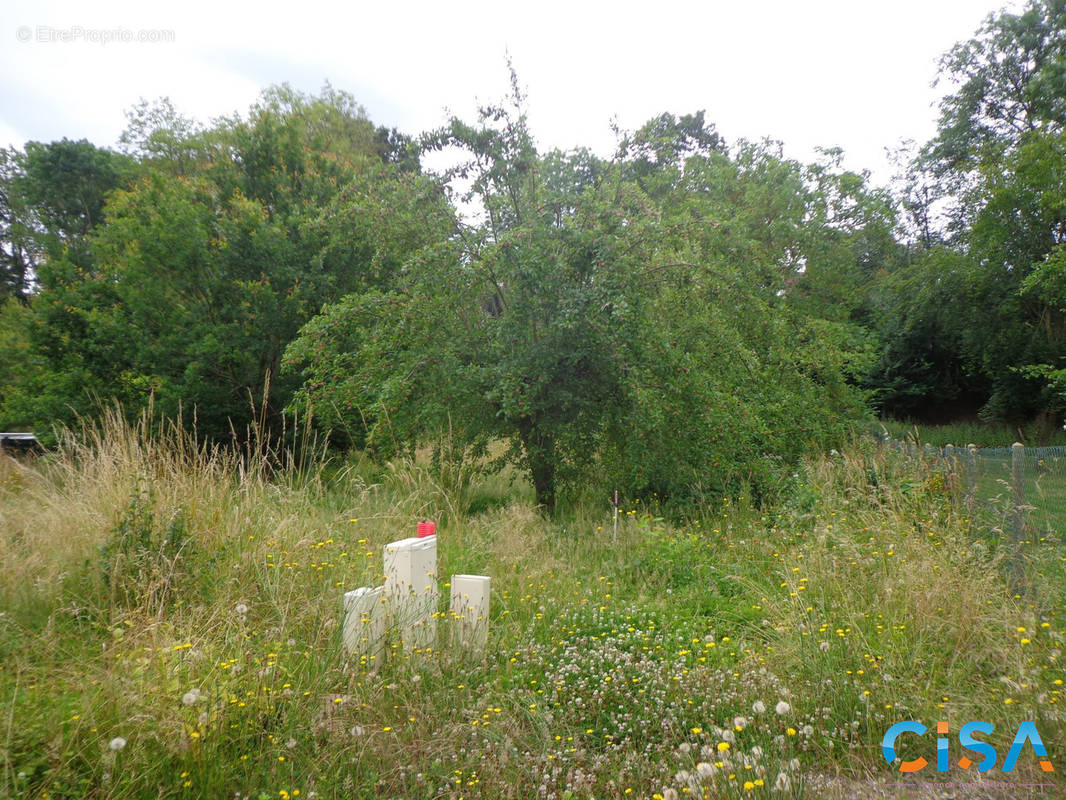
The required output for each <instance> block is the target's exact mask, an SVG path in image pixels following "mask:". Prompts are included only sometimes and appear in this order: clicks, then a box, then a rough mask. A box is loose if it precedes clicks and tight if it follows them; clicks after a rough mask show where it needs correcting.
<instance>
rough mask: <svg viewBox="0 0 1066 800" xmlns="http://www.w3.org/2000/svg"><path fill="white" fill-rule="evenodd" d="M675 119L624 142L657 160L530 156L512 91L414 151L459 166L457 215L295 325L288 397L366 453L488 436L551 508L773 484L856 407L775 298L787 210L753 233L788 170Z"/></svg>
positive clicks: (830, 353)
mask: <svg viewBox="0 0 1066 800" xmlns="http://www.w3.org/2000/svg"><path fill="white" fill-rule="evenodd" d="M682 120H687V121H686V122H684V124H680V125H679V124H677V120H673V119H672V118H670V117H669V116H668V115H664V116H662V117H659V118H657V119H656V120H653V121H652V123H649V126H645V128H644V129H642V131H644V132H645V133H648V134H649V135H648V136H645V133H641V134H640V136H639V137H635V138H633V139H629V140H628V141H629V142H633V141H638V140H644V139H647V140H648V141H652V140H653V144H649V145H648V147H652V148H653V150H654V155H649V150H648V147H645V146H644V145H643V144H642V145H641V146H639V147H634V146H633V145H632V144H629V145H626V144H623V147H622V148H621V150H620V156H619V158H617V159H615V160H614V161H611V162H604V161H601V160H599V159H596V158H594V157H592V156H591V155H589V154H588V153H586V152H582V151H577V152H572V153H560V152H549V153H545V154H541V153H538V152H537V149H536V147H535V146H534V143H533V139H532V136H531V134H530V132H529V130H528V127H527V123H526V119H525V116H524V115H523V113H522V111H521V98H520V96H518V94H517V92H516V94H515V102H514V104H513V105H512V106H510V107H496V106H493V107H488V108H484V109H482V111H481V116H480V119H479V122H478V124H476V125H470V124H467V123H464V122H462V121H459V120H454V119H453V120H452V121H451V122H450V123H449V125H448V126H447V127H446V128H445V129H443V130H441V131H439V132H437V133H436V134H434V135H432V136H430V137H428V138H427V140H426V143H427V145H428V146H430V147H449V148H458V149H460V150H461V151H463V152H465V153H466V154H468V156H469V158H468V159H467V160H465V161H463V162H462V163H460V164H459V165H458V166H456V167H455V168H454V169H453V170H451V171H450V172H449V173H448V174H446V175H445V176H443V177H444V179H445V180H448V179H451V178H456V179H458V181H459V182H460V184H461V185H463V186H465V187H468V190H467V191H465V192H464V193H462V194H460V195H458V196H457V198H456V200H457V202H458V203H459V205H460V207H462V208H464V209H467V214H468V218H470V219H469V221H468V222H466V223H462V224H459V225H458V226H457V227H456V229H455V231H454V233H453V235H452V236H451V237H450V239H448V240H447V241H440V242H437V243H435V244H433V245H432V246H430V247H426V248H423V249H422V250H420V251H419V252H418V253H417V254H416V255H415V256H414V257H413V258H411V259H410V260H409V261H407V262H406V263H405V264H404V266H403V267H402V268H401V269H400V270H399V272H398V273H397V277H396V282H395V284H394V285H393V287H392V288H391V289H390V290H387V291H382V290H376V289H374V290H370V291H365V292H360V293H356V294H352V295H350V296H348V297H346V298H344V299H343V300H342V301H340V302H339V303H336V304H333V305H331V306H329V307H327V308H326V309H325V311H324V312H323V314H322V315H320V316H318V317H316V318H315V319H313V320H312V321H311V322H309V323H308V324H307V325H306V326H305V327H304V329H303V330H302V332H301V335H300V337H299V338H298V339H297V340H296V341H295V342H294V343H293V344H292V345H291V346H290V348H289V350H288V352H287V355H286V363H288V364H289V365H290V366H292V367H293V368H295V369H299V370H301V372H302V374H303V376H304V378H305V383H304V386H303V388H302V389H301V391H300V393H299V395H298V397H297V402H299V403H303V402H308V403H310V405H311V406H312V407H313V408H315V409H316V413H319V414H323V413H326V414H331V415H333V418H334V419H336V420H337V421H338V424H342V425H345V426H349V427H352V428H356V429H358V428H363V427H365V429H366V441H367V444H368V445H369V446H370V447H371V448H373V449H374V450H375V452H377V453H378V454H379V455H387V454H389V453H390V452H394V451H395V450H396V449H399V448H407V447H411V446H413V445H414V443H416V442H417V441H419V440H420V439H422V438H423V437H426V436H428V435H432V433H433V432H434V431H435V430H440V429H442V428H448V429H450V430H452V431H453V433H455V434H456V435H457V437H458V438H459V440H460V442H461V444H462V445H463V446H465V447H471V448H474V449H475V450H476V449H478V448H483V447H484V445H485V444H486V443H487V442H488V441H489V440H492V439H502V440H504V441H506V442H507V443H508V444H509V445H510V447H509V451H508V455H509V457H510V459H511V460H512V461H513V462H514V463H516V464H519V465H521V466H522V467H523V468H524V469H525V470H526V472H527V474H528V475H529V477H530V480H531V482H532V484H533V487H534V490H535V493H536V499H537V502H538V503H539V504H540V505H541V506H542V507H543V508H545V509H546V510H547V511H549V512H552V511H554V510H555V508H556V506H557V503H558V502H559V499H560V497H561V496H563V495H566V494H572V493H573V492H574V491H575V490H576V489H577V487H578V486H579V485H585V486H586V487H587V486H589V485H602V483H607V482H611V483H615V485H617V486H619V487H621V488H624V489H625V490H626V491H628V492H630V493H646V494H648V495H650V494H651V493H652V492H655V493H658V494H660V495H661V496H663V497H664V498H665V497H667V496H669V497H671V498H672V499H673V500H677V501H684V500H693V499H708V498H711V497H716V496H721V495H723V494H729V493H732V494H739V493H740V492H743V491H745V490H746V489H754V490H755V491H760V492H767V491H770V490H772V488H773V485H774V484H775V482H776V481H778V480H779V479H780V478H781V476H782V474H783V473H784V470H785V469H787V468H789V467H790V466H791V465H792V464H794V463H795V460H796V458H798V457H799V454H801V453H802V452H806V450H807V449H808V448H809V447H811V446H818V445H821V444H822V443H823V442H825V441H830V440H832V441H835V440H836V439H835V438H834V437H837V436H839V434H840V433H841V431H842V428H843V427H844V426H845V425H846V420H847V419H849V418H851V417H852V416H853V415H854V414H855V413H856V412H857V411H858V410H859V409H860V408H861V400H860V399H859V397H858V395H857V394H856V393H855V392H854V391H853V390H851V389H850V387H848V385H847V384H846V381H845V380H844V375H845V373H846V371H847V367H846V366H845V364H844V362H846V361H848V359H849V358H850V355H849V352H850V351H854V350H855V349H856V348H855V347H853V345H854V343H853V342H848V341H845V340H846V339H847V336H846V335H841V328H840V327H839V326H835V325H834V324H833V323H825V324H822V323H820V322H819V321H817V320H812V319H808V318H806V317H805V316H804V315H803V314H802V313H800V312H798V311H793V310H792V309H791V308H790V307H789V304H788V302H787V301H786V300H785V299H783V296H782V293H781V289H782V287H784V286H786V285H787V280H786V278H787V276H788V275H789V274H795V266H796V265H795V264H792V263H791V262H789V261H788V259H789V258H790V257H791V256H790V255H789V254H788V253H787V252H785V251H784V250H783V248H782V242H785V241H791V237H793V236H797V237H800V238H802V231H801V230H799V229H800V228H802V220H803V215H804V212H803V211H802V210H799V211H797V212H795V221H796V226H797V229H796V230H792V229H789V230H788V231H786V230H785V229H784V228H781V229H778V228H777V227H774V228H772V229H771V231H770V232H769V233H767V231H766V230H765V219H766V218H767V216H768V215H773V214H774V213H775V209H777V208H778V204H780V203H783V204H784V205H786V206H787V205H788V202H789V197H788V196H787V191H788V188H787V187H785V188H782V187H780V185H779V178H780V177H781V174H782V171H787V170H788V169H790V167H788V166H787V165H784V166H782V165H781V164H780V163H779V162H776V161H774V159H773V158H771V157H770V156H769V155H768V154H764V153H763V154H760V153H757V152H756V150H755V149H750V150H744V151H743V153H742V155H741V156H740V157H738V159H737V160H736V161H733V160H731V159H730V158H729V157H728V156H727V154H726V153H725V152H724V149H723V148H721V147H720V146H719V144H720V143H719V142H718V140H717V138H716V137H712V136H711V135H709V134H708V135H698V133H697V132H696V130H695V129H696V128H698V129H699V130H702V131H704V133H707V129H706V128H705V126H704V125H703V122H702V116H695V115H694V116H691V117H685V118H682ZM650 134H654V135H650ZM671 137H674V141H672V142H671V141H669V140H670V138H671ZM693 143H695V144H693ZM738 176H742V177H744V178H746V179H747V183H746V184H744V185H743V186H742V187H740V186H738ZM755 176H758V177H755ZM775 185H777V186H778V190H777V191H776V192H775V191H774V190H773V187H774V186H775ZM802 188H803V186H802V180H801V179H797V183H796V190H797V191H799V190H800V189H802ZM782 195H785V196H782ZM792 200H793V201H795V198H792ZM737 220H743V221H742V222H738V221H737ZM860 349H861V348H860ZM797 433H798V435H797ZM594 475H598V476H599V481H600V483H597V482H596V479H595V477H594ZM579 479H580V480H579ZM590 481H591V482H592V483H591V484H590Z"/></svg>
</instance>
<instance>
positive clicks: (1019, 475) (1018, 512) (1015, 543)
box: [1010, 442, 1025, 579]
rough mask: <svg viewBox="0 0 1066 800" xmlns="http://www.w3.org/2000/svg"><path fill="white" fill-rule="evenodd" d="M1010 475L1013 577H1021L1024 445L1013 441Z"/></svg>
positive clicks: (1023, 518) (1023, 513) (1023, 523)
mask: <svg viewBox="0 0 1066 800" xmlns="http://www.w3.org/2000/svg"><path fill="white" fill-rule="evenodd" d="M1010 475H1011V490H1012V491H1011V494H1012V500H1013V508H1012V509H1011V544H1012V547H1013V551H1014V552H1013V554H1012V561H1013V568H1014V573H1015V578H1016V579H1017V578H1020V577H1021V567H1022V564H1021V546H1022V536H1023V533H1024V528H1025V445H1023V444H1022V443H1021V442H1015V443H1014V444H1013V445H1011V449H1010Z"/></svg>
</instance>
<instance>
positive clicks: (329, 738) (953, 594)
mask: <svg viewBox="0 0 1066 800" xmlns="http://www.w3.org/2000/svg"><path fill="white" fill-rule="evenodd" d="M950 488H951V487H950V480H948V479H945V478H944V476H942V475H939V474H937V473H935V472H932V471H929V470H927V469H926V468H924V467H923V466H922V465H921V463H920V462H918V461H911V460H908V459H907V458H906V457H905V456H903V455H900V454H898V453H895V452H882V451H881V450H878V449H877V448H876V447H875V445H873V444H872V443H866V442H858V443H856V444H855V445H854V446H853V447H852V448H851V449H850V450H849V451H848V452H845V453H844V454H843V455H834V456H832V457H826V458H825V459H823V460H819V461H817V462H814V463H811V464H810V465H809V466H808V467H807V468H806V470H805V472H804V473H803V474H800V475H797V476H796V479H795V483H794V485H793V486H792V487H790V488H789V490H788V492H787V493H786V496H785V498H784V499H783V500H782V501H781V502H780V503H779V504H778V505H776V506H774V507H772V508H764V509H753V508H750V507H749V506H748V505H746V504H745V503H744V502H741V503H739V504H737V503H732V504H725V505H723V506H721V507H720V508H718V509H716V510H714V511H713V512H711V511H708V512H707V513H706V514H705V515H704V516H702V517H700V518H699V519H691V520H689V521H687V522H685V523H684V524H681V523H671V522H668V521H666V520H665V519H663V518H662V517H661V516H660V515H659V512H658V511H657V509H656V508H655V507H654V505H651V506H650V507H649V503H652V504H653V503H654V498H642V499H641V500H640V501H637V500H636V499H635V498H634V499H631V500H629V501H628V502H627V504H626V507H625V510H624V514H623V515H622V519H621V522H620V524H619V529H618V536H617V540H614V539H613V537H612V530H611V519H610V510H609V507H608V506H607V504H606V503H604V504H603V505H602V506H594V505H587V506H585V507H583V508H582V509H580V510H579V511H577V512H574V513H572V514H570V515H569V516H567V517H564V518H561V519H559V520H557V521H555V522H551V523H549V522H546V521H545V520H544V519H542V518H541V517H540V516H538V514H537V513H536V512H535V510H534V509H533V508H532V506H531V491H530V490H529V488H528V487H526V486H524V485H522V484H521V483H514V484H512V483H509V482H508V480H507V478H506V476H494V477H479V476H477V475H475V474H472V473H468V472H463V471H456V470H451V471H447V470H441V469H433V468H431V467H430V466H429V465H428V462H427V463H422V462H417V461H416V462H405V463H396V464H394V465H392V466H391V467H389V468H385V469H375V468H371V467H369V466H366V465H356V466H347V467H342V466H340V465H337V464H332V465H323V464H314V465H311V467H306V466H305V467H304V469H302V470H300V471H296V470H290V471H288V472H278V471H276V470H275V471H268V470H267V469H266V468H265V459H264V458H261V457H257V456H255V455H254V454H252V455H247V454H246V455H245V456H244V457H238V456H236V455H224V454H220V453H213V452H207V451H204V450H202V449H197V448H195V447H193V446H192V445H190V443H189V441H188V440H187V439H186V438H184V437H183V436H182V435H181V434H180V433H177V432H173V431H172V432H169V433H160V432H159V431H158V430H156V431H154V432H153V431H149V430H147V429H146V428H144V427H142V428H141V429H136V430H135V429H130V428H127V427H124V426H122V425H120V424H118V423H115V422H112V423H111V424H110V427H109V428H108V429H106V430H101V431H98V432H97V433H96V434H95V435H88V436H83V437H82V438H80V439H73V438H72V439H70V440H68V441H67V442H66V443H65V444H63V445H62V446H61V448H60V450H59V451H58V452H56V453H54V454H51V455H49V456H47V457H45V458H42V459H39V460H37V461H36V462H33V463H25V462H22V463H20V462H15V461H13V460H11V459H6V458H5V459H3V460H0V702H2V705H0V759H2V762H3V766H2V778H0V795H5V796H6V795H10V796H27V797H46V796H47V797H83V796H89V797H155V796H164V797H224V796H225V797H237V796H239V797H251V798H274V797H280V798H295V797H302V798H308V797H345V798H350V797H412V798H422V797H426V798H429V797H448V798H459V797H463V798H537V797H543V798H550V797H555V798H563V797H567V798H570V797H572V798H587V797H595V798H623V797H656V796H660V797H666V798H672V797H683V796H691V797H760V796H773V797H794V796H795V797H800V796H806V797H825V796H835V797H845V796H875V795H876V796H885V795H887V796H925V795H927V794H933V795H936V794H937V793H938V792H939V793H946V794H944V796H974V797H976V796H981V797H985V796H989V797H990V796H1004V797H1016V796H1028V795H1027V793H1032V792H1039V791H1043V792H1044V793H1046V794H1047V796H1057V795H1058V794H1059V793H1060V792H1061V791H1062V789H1061V787H1059V786H1051V787H1046V788H1043V789H1042V790H1041V789H1033V788H1025V789H1023V788H1021V787H1019V785H1018V784H1022V783H1037V782H1039V783H1049V782H1050V783H1054V782H1056V781H1057V780H1058V778H1057V776H1058V775H1059V774H1060V773H1061V771H1062V770H1063V769H1066V759H1063V754H1064V751H1063V749H1062V742H1063V741H1064V737H1063V725H1062V716H1063V715H1062V712H1061V710H1060V709H1061V705H1062V702H1061V701H1062V696H1063V695H1062V691H1063V679H1064V678H1066V669H1064V668H1063V666H1062V663H1061V648H1062V638H1063V637H1062V633H1061V631H1062V626H1063V624H1064V613H1063V612H1064V606H1063V591H1062V589H1063V584H1064V579H1063V571H1062V569H1061V566H1062V564H1063V556H1066V550H1063V549H1062V548H1061V546H1060V545H1059V544H1058V543H1055V542H1043V543H1040V544H1039V545H1035V546H1034V547H1033V548H1032V549H1030V550H1029V552H1028V553H1027V556H1028V558H1029V560H1030V566H1029V569H1028V572H1027V576H1026V578H1025V580H1024V583H1023V585H1018V586H1016V587H1008V585H1007V584H1006V582H1005V580H1004V576H1006V575H1007V574H1008V570H1007V569H1006V568H1005V565H1004V564H1002V563H1001V562H1003V561H1004V551H1003V550H1002V549H1001V548H1000V546H999V545H998V543H997V539H998V533H997V531H996V530H994V529H993V528H991V527H990V526H989V525H986V524H985V523H984V522H983V521H982V520H970V519H969V518H968V517H967V515H966V513H965V510H964V509H963V508H962V507H961V506H960V505H959V503H958V501H957V500H955V499H954V498H953V497H952V494H951V493H950ZM422 517H435V518H438V519H440V520H441V522H440V524H439V526H438V532H439V534H440V538H439V542H440V553H441V568H440V573H441V576H442V578H441V579H442V581H446V580H447V576H449V575H452V574H456V573H477V574H486V575H490V576H491V577H492V581H493V596H492V604H493V605H492V627H491V632H490V639H489V648H488V653H487V655H486V656H485V657H478V656H476V655H471V654H464V653H462V652H459V651H457V650H455V649H453V648H450V647H447V646H443V645H442V647H441V649H439V650H434V651H433V652H430V653H404V652H403V651H402V650H401V649H400V648H390V650H389V652H388V657H387V659H386V660H385V663H381V664H378V663H376V662H375V663H360V661H359V660H358V659H356V660H354V661H351V660H346V659H345V657H344V656H343V654H342V649H341V644H340V621H341V596H342V594H343V592H344V591H346V590H348V589H352V588H355V587H358V586H366V585H376V584H377V583H379V582H380V580H381V565H380V560H381V553H382V546H383V545H384V544H385V543H386V542H388V541H391V540H393V539H397V538H401V537H403V536H406V535H409V534H410V533H411V532H412V531H413V526H414V522H415V521H416V520H418V519H420V518H422ZM443 594H444V595H445V596H446V590H445V591H444V592H443ZM446 625H447V620H446V619H442V621H441V626H442V629H443V628H444V627H445V626H446ZM442 642H444V637H443V636H442ZM902 719H916V720H921V721H923V722H924V723H925V724H926V725H928V726H930V728H934V724H935V721H937V720H948V721H949V722H950V723H951V726H952V727H951V730H952V734H951V736H952V748H953V749H952V753H953V761H954V760H957V758H958V757H959V756H960V755H961V754H962V753H961V750H959V746H958V740H957V739H956V738H954V737H955V734H956V732H957V731H958V728H959V727H960V726H961V725H962V724H963V723H964V722H967V721H969V720H972V719H982V720H987V721H990V722H992V723H994V724H995V725H996V733H995V734H994V735H993V736H990V737H988V739H989V741H990V742H991V743H992V744H993V745H994V746H995V747H996V748H997V751H998V754H999V759H998V761H997V765H1001V764H1002V761H1003V757H1004V755H1005V754H1006V750H1007V748H1008V747H1009V744H1010V740H1011V738H1012V737H1013V734H1014V732H1015V730H1017V727H1018V724H1019V722H1020V721H1022V720H1024V719H1033V720H1035V721H1036V724H1037V727H1038V729H1039V731H1040V733H1041V735H1042V737H1043V740H1044V742H1045V744H1046V745H1047V747H1048V749H1049V754H1050V757H1051V759H1052V760H1053V761H1054V763H1055V766H1056V768H1058V769H1059V772H1056V773H1054V774H1050V775H1045V774H1044V773H1041V772H1040V770H1039V768H1038V767H1037V764H1036V758H1035V757H1034V756H1033V753H1032V750H1031V748H1029V746H1028V745H1027V746H1026V748H1025V751H1024V752H1023V754H1022V757H1021V758H1020V759H1019V761H1018V767H1017V768H1016V769H1015V770H1014V771H1013V772H1011V773H1001V772H999V771H998V770H993V771H991V772H988V773H985V774H983V775H979V774H977V771H976V769H971V770H969V771H966V772H964V771H962V770H960V769H958V768H954V769H953V770H952V771H951V772H950V773H937V772H934V771H933V766H932V763H931V765H930V767H928V768H926V770H924V771H923V772H921V773H918V774H917V775H912V776H901V774H900V773H899V772H896V771H894V770H893V769H892V768H890V767H889V766H888V765H887V764H885V762H884V760H883V759H882V756H881V753H880V743H881V737H882V735H883V734H884V731H885V730H886V729H887V728H888V727H889V725H891V724H892V723H894V722H896V721H899V720H902ZM900 747H901V753H900V754H901V756H902V757H904V758H916V757H917V756H918V755H924V756H925V757H926V758H927V759H928V760H929V761H930V762H935V758H934V754H935V738H934V734H933V733H929V734H927V735H926V736H925V737H922V738H921V739H919V738H918V737H915V736H906V737H903V738H901V740H900ZM956 751H958V752H956ZM923 781H924V783H923ZM933 782H948V783H949V784H950V787H948V788H946V789H945V788H944V787H933V786H931V784H932V783H933ZM938 796H939V795H938Z"/></svg>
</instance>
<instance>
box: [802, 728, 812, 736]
mask: <svg viewBox="0 0 1066 800" xmlns="http://www.w3.org/2000/svg"><path fill="white" fill-rule="evenodd" d="M800 733H802V734H803V735H804V736H813V735H814V728H812V727H811V726H810V725H804V726H803V727H802V728H800Z"/></svg>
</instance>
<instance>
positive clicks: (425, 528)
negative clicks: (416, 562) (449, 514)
mask: <svg viewBox="0 0 1066 800" xmlns="http://www.w3.org/2000/svg"><path fill="white" fill-rule="evenodd" d="M436 535H437V526H436V524H435V523H432V522H429V521H423V522H419V523H418V538H419V539H425V538H426V537H427V536H436Z"/></svg>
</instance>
